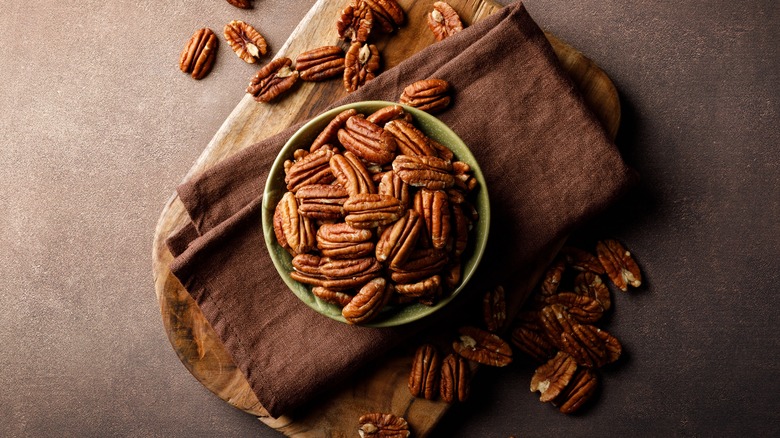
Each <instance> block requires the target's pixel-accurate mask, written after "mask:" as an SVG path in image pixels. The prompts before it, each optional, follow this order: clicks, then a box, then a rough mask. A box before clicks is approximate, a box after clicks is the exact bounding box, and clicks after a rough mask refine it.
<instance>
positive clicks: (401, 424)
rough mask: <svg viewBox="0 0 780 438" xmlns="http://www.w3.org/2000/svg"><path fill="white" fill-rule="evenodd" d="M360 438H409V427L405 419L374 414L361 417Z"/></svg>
mask: <svg viewBox="0 0 780 438" xmlns="http://www.w3.org/2000/svg"><path fill="white" fill-rule="evenodd" d="M358 422H359V423H360V427H359V428H358V434H359V435H360V438H408V437H409V425H408V424H407V423H406V420H404V418H403V417H397V416H395V415H393V414H381V413H373V414H366V415H363V416H362V417H360V420H359V421H358Z"/></svg>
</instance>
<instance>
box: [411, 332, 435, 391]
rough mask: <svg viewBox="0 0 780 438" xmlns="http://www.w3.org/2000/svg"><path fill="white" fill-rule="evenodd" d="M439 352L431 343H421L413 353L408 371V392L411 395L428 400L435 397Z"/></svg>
mask: <svg viewBox="0 0 780 438" xmlns="http://www.w3.org/2000/svg"><path fill="white" fill-rule="evenodd" d="M439 363H440V359H439V352H438V351H436V347H434V346H433V345H431V344H425V345H421V346H420V347H419V348H418V349H417V352H416V353H415V354H414V359H413V360H412V371H411V373H409V385H408V386H409V392H410V393H411V394H412V397H423V398H426V399H428V400H433V399H435V398H436V394H438V389H439Z"/></svg>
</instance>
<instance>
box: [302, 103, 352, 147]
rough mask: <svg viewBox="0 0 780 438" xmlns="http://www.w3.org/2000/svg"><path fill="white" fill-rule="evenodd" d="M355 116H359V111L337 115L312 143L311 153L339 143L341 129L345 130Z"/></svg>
mask: <svg viewBox="0 0 780 438" xmlns="http://www.w3.org/2000/svg"><path fill="white" fill-rule="evenodd" d="M355 115H357V111H355V110H354V109H348V110H344V111H342V112H340V113H338V115H336V117H334V118H333V120H331V121H330V122H328V125H327V126H326V127H325V129H323V130H322V132H320V133H319V134H318V135H317V138H315V139H314V142H312V144H311V146H310V147H309V151H310V152H314V151H316V150H317V149H320V148H322V147H323V146H326V145H328V144H332V143H334V142H336V141H338V132H339V129H341V128H343V127H344V125H345V124H346V123H347V120H349V118H350V117H352V116H355Z"/></svg>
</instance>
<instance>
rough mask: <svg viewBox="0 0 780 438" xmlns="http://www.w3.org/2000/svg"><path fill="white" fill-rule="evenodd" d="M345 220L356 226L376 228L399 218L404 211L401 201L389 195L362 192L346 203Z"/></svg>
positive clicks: (351, 197)
mask: <svg viewBox="0 0 780 438" xmlns="http://www.w3.org/2000/svg"><path fill="white" fill-rule="evenodd" d="M344 212H346V213H347V216H346V217H345V218H344V220H345V221H346V222H347V223H348V224H350V225H352V226H353V227H355V228H376V227H378V226H381V225H387V224H390V223H392V222H395V221H397V220H398V218H400V217H401V215H402V214H403V213H404V206H403V205H401V202H400V201H399V200H398V199H396V198H394V197H392V196H388V195H379V194H370V193H360V194H357V195H352V196H350V197H349V199H347V202H345V203H344Z"/></svg>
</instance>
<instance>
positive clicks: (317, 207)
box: [295, 184, 349, 221]
mask: <svg viewBox="0 0 780 438" xmlns="http://www.w3.org/2000/svg"><path fill="white" fill-rule="evenodd" d="M347 196H349V194H348V193H347V190H346V189H345V188H344V187H342V186H340V185H333V184H309V185H305V186H303V187H301V188H299V189H298V190H297V191H296V192H295V199H297V200H298V204H299V205H298V213H300V214H301V215H302V216H306V217H308V218H310V219H319V220H326V221H332V220H336V219H340V218H342V217H344V208H343V206H344V202H345V201H346V200H347Z"/></svg>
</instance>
